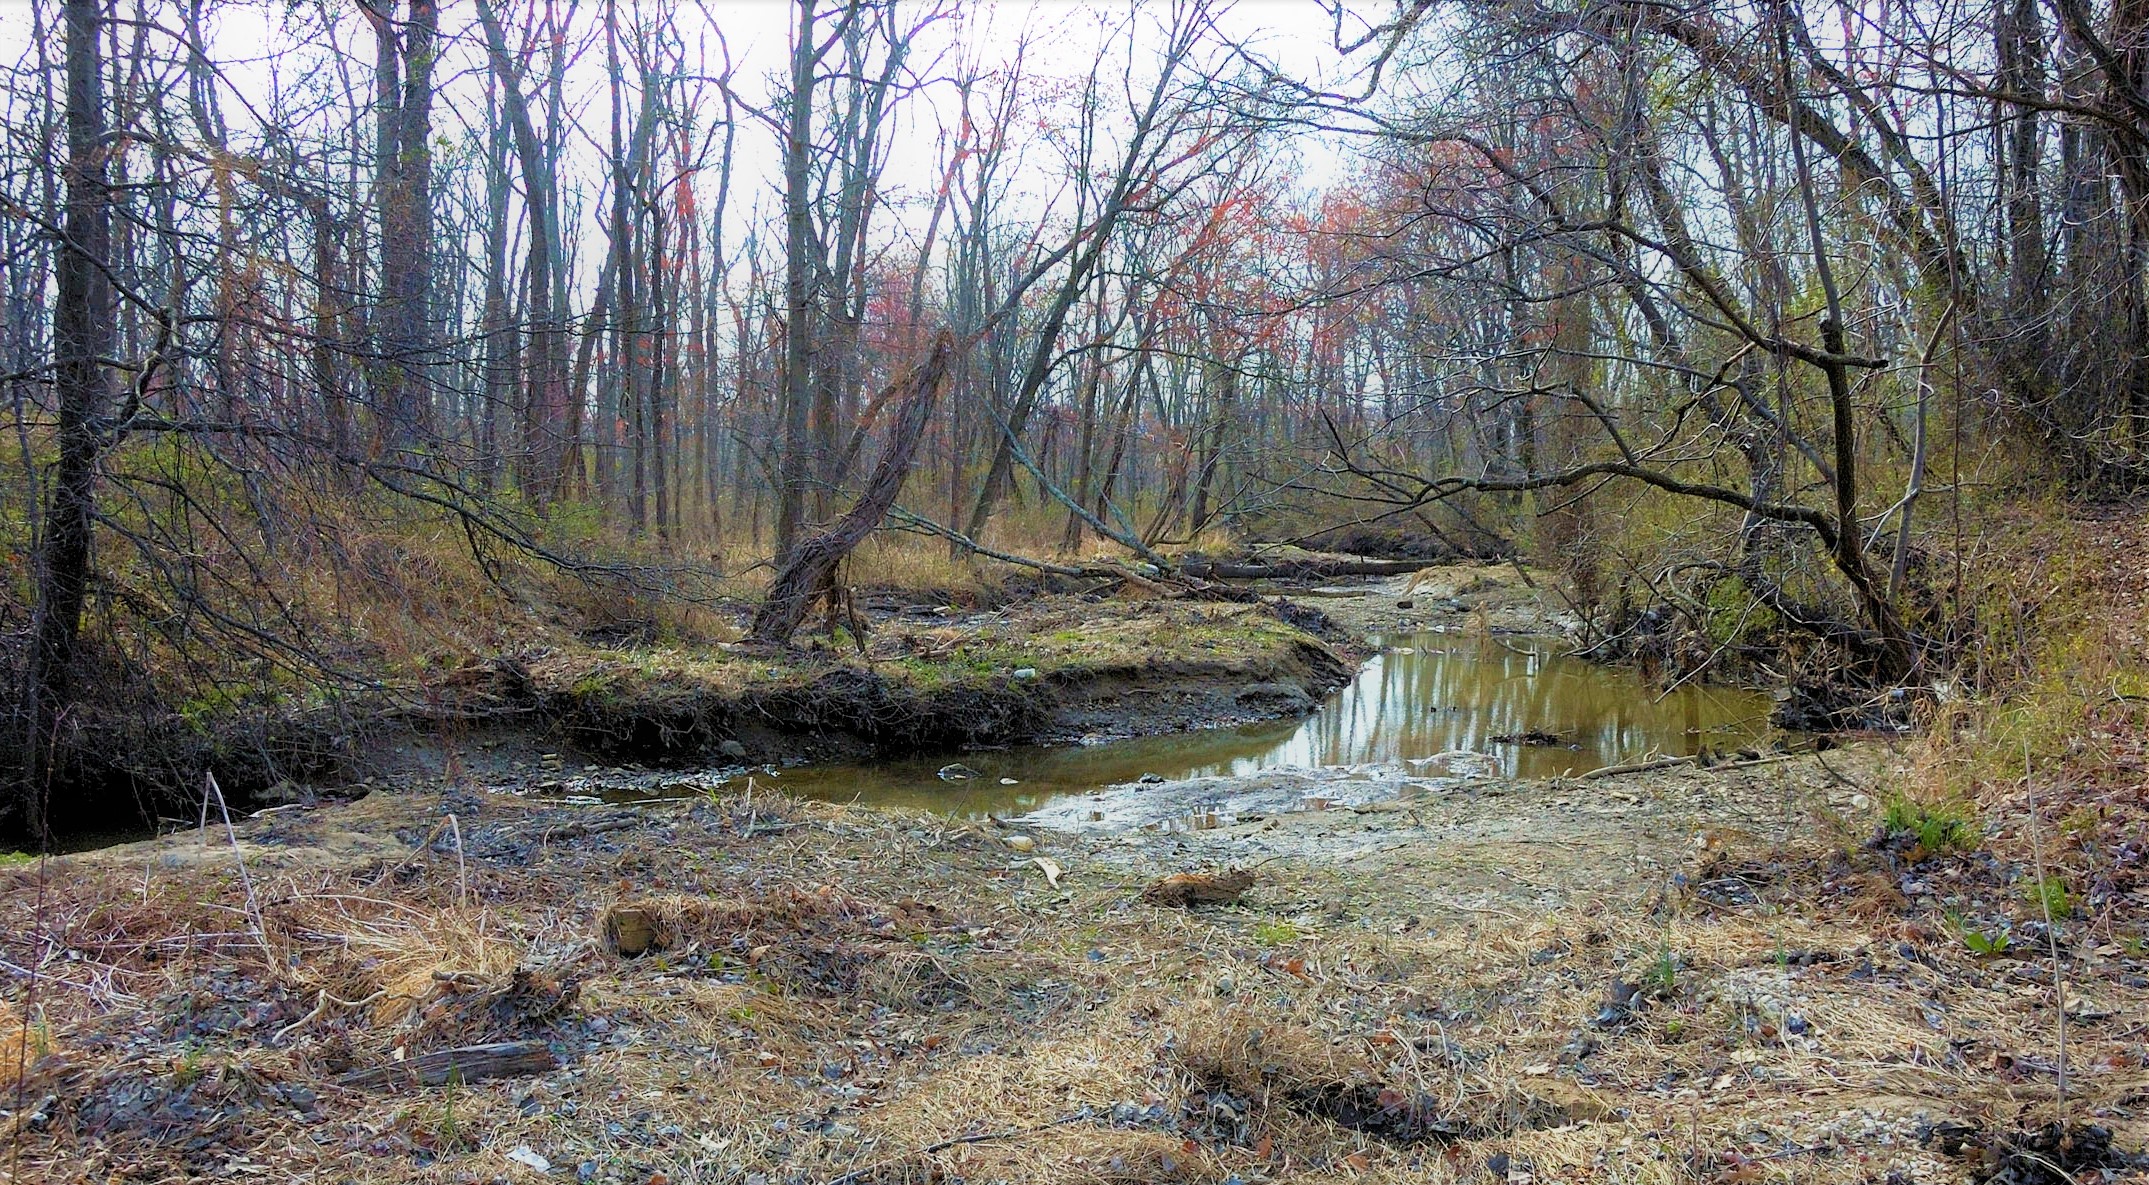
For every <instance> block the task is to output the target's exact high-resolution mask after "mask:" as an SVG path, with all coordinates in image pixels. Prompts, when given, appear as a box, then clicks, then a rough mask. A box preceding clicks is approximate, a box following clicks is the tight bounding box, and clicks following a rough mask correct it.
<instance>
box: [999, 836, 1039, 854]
mask: <svg viewBox="0 0 2149 1185" xmlns="http://www.w3.org/2000/svg"><path fill="white" fill-rule="evenodd" d="M1000 842H1001V843H1004V844H1006V845H1007V846H1008V847H1009V848H1012V849H1013V850H1015V851H1018V852H1034V851H1036V850H1037V841H1036V840H1034V839H1031V838H1030V837H1029V836H1027V835H1010V836H1007V837H1005V838H1003V839H1002V840H1001V841H1000Z"/></svg>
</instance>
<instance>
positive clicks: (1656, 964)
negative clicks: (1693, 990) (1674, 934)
mask: <svg viewBox="0 0 2149 1185" xmlns="http://www.w3.org/2000/svg"><path fill="white" fill-rule="evenodd" d="M1642 986H1643V987H1644V988H1646V989H1648V990H1649V991H1650V992H1652V993H1654V994H1655V995H1657V996H1658V997H1660V998H1661V997H1667V996H1672V995H1676V994H1678V991H1679V956H1677V955H1675V954H1673V953H1671V947H1670V945H1669V944H1667V945H1665V946H1664V947H1662V948H1660V949H1659V950H1658V951H1657V957H1656V958H1655V959H1654V960H1652V961H1651V962H1650V964H1649V969H1648V970H1647V971H1645V972H1643V973H1642Z"/></svg>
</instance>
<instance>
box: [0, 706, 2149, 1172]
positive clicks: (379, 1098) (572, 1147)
mask: <svg viewBox="0 0 2149 1185" xmlns="http://www.w3.org/2000/svg"><path fill="white" fill-rule="evenodd" d="M1901 776H1902V767H1901V756H1900V755H1898V754H1894V753H1891V752H1889V751H1888V750H1886V749H1885V748H1883V747H1881V746H1879V745H1876V744H1871V743H1868V744H1863V745H1858V746H1854V747H1852V748H1850V749H1849V750H1846V751H1837V752H1832V753H1829V754H1825V755H1812V754H1808V755H1801V756H1796V757H1792V758H1790V759H1788V760H1783V761H1779V762H1774V763H1771V764H1767V765H1756V766H1749V767H1745V768H1740V769H1719V770H1698V769H1692V768H1683V769H1674V770H1656V771H1646V772H1640V773H1633V774H1623V775H1615V776H1609V777H1605V778H1602V779H1596V780H1593V781H1590V782H1588V783H1576V782H1574V781H1572V780H1567V779H1554V780H1523V781H1508V780H1502V781H1498V782H1495V783H1488V784H1486V785H1483V786H1479V787H1475V788H1472V789H1468V790H1458V791H1451V792H1447V793H1443V794H1433V793H1418V794H1410V795H1406V796H1404V797H1401V798H1397V799H1393V800H1389V801H1385V802H1374V803H1366V804H1361V805H1360V807H1359V808H1357V809H1343V808H1335V809H1329V810H1320V811H1300V812H1293V813H1291V814H1289V815H1287V816H1279V817H1275V818H1272V819H1266V820H1255V821H1253V822H1252V823H1250V824H1236V823H1235V824H1233V825H1232V826H1230V827H1221V828H1215V829H1209V830H1203V831H1195V832H1189V833H1171V834H1162V835H1160V834H1157V833H1153V832H1139V831H1138V832H1130V833H1124V834H1105V833H1093V832H1058V831H1053V830H1049V829H1044V828H1037V827H1026V828H1024V829H1021V830H1013V829H1009V828H1007V827H1003V826H1000V825H997V824H995V823H993V822H990V821H982V820H981V821H963V820H953V819H949V818H947V817H946V816H941V815H933V814H925V813H918V812H911V811H904V810H899V809H892V808H890V809H865V808H860V807H850V806H842V805H837V804H829V803H817V802H810V801H801V800H797V799H792V798H788V797H785V796H782V795H780V794H776V793H773V792H771V791H769V790H767V789H765V788H763V789H760V790H758V791H756V792H755V793H752V794H735V795H729V796H717V795H711V796H709V797H707V798H703V799H697V800H680V801H670V802H658V803H653V804H646V805H640V806H634V807H614V806H606V805H602V804H595V805H587V804H568V803H562V802H559V801H556V800H548V799H545V798H542V797H540V796H534V795H518V794H515V793H512V792H505V791H484V790H479V789H474V788H472V787H471V786H469V785H467V784H440V783H431V784H412V785H405V786H402V787H399V788H397V789H396V790H394V791H392V792H383V793H376V794H373V795H371V796H369V797H367V798H365V799H362V800H359V801H356V802H350V803H342V804H333V805H327V806H322V807H318V808H314V809H298V808H293V809H285V810H279V811H275V812H271V813H268V814H266V815H263V816H261V817H259V818H253V819H241V820H239V821H238V822H237V823H236V825H235V827H234V829H233V832H232V834H231V835H229V836H227V835H226V834H225V833H224V832H223V831H222V830H221V829H220V828H213V829H211V830H210V831H207V832H203V833H199V834H182V835H174V836H168V837H165V838H162V839H158V840H153V841H147V842H144V843H140V844H134V845H126V846H122V847H116V848H111V849H107V850H104V851H101V852H96V853H86V854H83V855H80V856H76V857H70V858H67V859H65V860H59V861H54V862H52V863H49V864H47V865H44V866H42V867H40V866H37V865H26V866H17V867H15V868H12V869H10V870H7V872H6V873H5V881H4V884H0V933H4V935H5V936H4V937H0V957H4V958H5V960H6V961H7V965H8V966H9V967H11V968H15V969H17V970H13V971H9V972H8V974H9V975H10V977H11V978H10V980H9V984H10V986H9V989H8V993H7V996H6V1005H5V1009H4V1013H5V1014H4V1016H0V1021H4V1022H5V1023H0V1037H4V1038H5V1039H7V1040H8V1041H10V1042H12V1043H13V1046H12V1047H13V1048H15V1049H17V1050H18V1051H19V1056H15V1057H10V1058H9V1059H7V1061H8V1063H9V1064H15V1063H17V1062H18V1061H19V1063H20V1064H21V1066H22V1067H23V1072H22V1074H21V1077H20V1087H19V1089H11V1090H10V1091H9V1093H10V1094H11V1095H12V1096H13V1097H14V1098H16V1099H19V1100H21V1102H20V1104H19V1105H16V1106H12V1107H9V1108H8V1110H9V1112H10V1116H11V1118H10V1119H9V1121H10V1122H13V1123H16V1124H18V1125H19V1126H18V1127H17V1129H16V1131H17V1133H18V1135H17V1141H16V1147H17V1154H16V1155H17V1156H18V1159H16V1160H15V1161H13V1162H12V1163H11V1165H10V1166H9V1167H7V1168H6V1169H0V1172H7V1173H12V1174H14V1175H13V1176H12V1177H11V1178H9V1179H12V1180H19V1181H38V1182H52V1183H63V1182H89V1181H98V1182H104V1181H108V1180H130V1181H144V1182H167V1181H169V1182H177V1181H181V1180H196V1179H200V1178H203V1177H221V1176H229V1175H235V1174H257V1175H267V1176H269V1177H271V1178H277V1179H289V1178H293V1177H303V1176H309V1175H311V1176H319V1177H324V1178H328V1179H363V1180H367V1181H378V1182H405V1181H408V1182H427V1183H434V1182H449V1181H457V1182H460V1181H496V1180H503V1179H504V1180H507V1181H510V1182H514V1181H525V1180H526V1181H539V1180H563V1181H576V1182H596V1183H600V1185H651V1183H652V1182H685V1181H703V1180H725V1181H746V1180H763V1181H802V1182H810V1183H815V1185H825V1183H826V1182H832V1181H839V1180H840V1181H848V1182H863V1181H885V1182H897V1181H918V1180H971V1181H990V1180H1010V1181H1014V1180H1054V1181H1079V1182H1114V1183H1135V1182H1160V1183H1161V1182H1216V1181H1221V1180H1225V1179H1227V1178H1231V1177H1236V1178H1237V1179H1239V1180H1241V1181H1247V1182H1252V1181H1259V1180H1269V1181H1286V1180H1288V1181H1294V1182H1296V1181H1313V1182H1338V1183H1341V1182H1354V1183H1362V1182H1369V1181H1370V1182H1404V1181H1411V1182H1422V1181H1457V1182H1463V1181H1472V1182H1475V1181H1505V1182H1513V1181H1514V1180H1515V1179H1516V1177H1515V1174H1516V1172H1517V1171H1518V1168H1517V1166H1523V1167H1522V1168H1521V1169H1520V1170H1519V1171H1522V1172H1525V1173H1527V1174H1528V1175H1530V1176H1531V1177H1532V1179H1535V1180H1543V1181H1555V1180H1556V1181H1562V1182H1569V1181H1572V1182H1605V1183H1607V1185H1609V1183H1611V1182H1632V1181H1638V1180H1646V1181H1665V1182H1671V1181H1703V1182H1710V1183H1712V1185H1730V1183H1733V1182H1750V1181H1756V1180H1767V1179H1774V1178H1771V1177H1769V1176H1766V1175H1756V1174H1755V1173H1754V1172H1752V1171H1751V1166H1753V1165H1756V1164H1761V1165H1779V1166H1784V1167H1785V1168H1786V1169H1787V1170H1795V1171H1794V1172H1787V1173H1786V1174H1784V1175H1783V1177H1782V1179H1786V1180H1791V1179H1795V1180H1798V1181H1802V1182H1820V1183H1824V1185H1834V1183H1838V1182H1840V1183H1843V1185H1849V1183H1851V1182H1873V1181H1882V1180H1887V1181H1898V1182H1908V1183H1913V1185H1936V1183H1941V1182H1950V1183H1952V1182H1973V1181H1985V1180H1989V1179H1992V1173H1993V1171H1994V1168H1995V1166H1997V1167H1999V1168H2003V1169H2004V1168H2006V1167H2007V1166H2010V1165H2034V1164H2036V1163H2038V1162H2039V1161H2040V1160H2051V1159H2055V1158H2057V1157H2060V1156H2064V1157H2065V1158H2067V1159H2064V1160H2062V1161H2061V1162H2062V1163H2066V1164H2069V1165H2070V1166H2071V1169H2079V1170H2080V1173H2079V1174H2077V1176H2076V1179H2077V1180H2117V1179H2120V1174H2123V1173H2124V1172H2125V1171H2127V1170H2126V1167H2125V1166H2126V1165H2127V1164H2128V1163H2129V1162H2128V1160H2127V1159H2126V1158H2127V1155H2128V1153H2127V1150H2128V1149H2137V1148H2139V1147H2140V1146H2141V1141H2142V1138H2143V1136H2144V1135H2145V1134H2149V1132H2145V1129H2144V1126H2143V1121H2142V1120H2141V1119H2140V1118H2139V1117H2138V1115H2139V1112H2138V1110H2137V1108H2138V1107H2139V1105H2140V1102H2141V1100H2143V1099H2145V1098H2149V1071H2145V1069H2144V1067H2143V1064H2142V1058H2141V1046H2140V1041H2139V1025H2138V1019H2139V1017H2140V1016H2141V1015H2143V1010H2144V1009H2145V1008H2149V979H2145V978H2144V974H2145V972H2149V962H2145V959H2144V956H2143V955H2142V954H2141V953H2140V952H2139V951H2137V952H2136V953H2134V954H2128V953H2127V950H2126V948H2124V947H2123V946H2120V945H2109V944H2108V949H2107V947H2100V946H2097V945H2096V944H2095V943H2091V944H2089V945H2083V946H2080V947H2073V946H2070V960H2071V961H2070V965H2069V969H2068V986H2067V993H2066V995H2065V996H2064V997H2049V993H2048V988H2049V978H2048V977H2045V978H2041V977H2044V976H2045V975H2046V973H2045V972H2044V970H2043V969H2042V968H2040V966H2039V965H2038V964H2037V963H2036V962H2034V961H2032V960H2029V959H2025V958H2020V957H2017V956H2008V957H1999V958H1992V957H1987V956H1978V955H1975V954H1973V953H1971V952H1970V951H1968V950H1967V949H1966V948H1965V947H1964V945H1963V944H1962V943H1961V942H1959V941H1956V940H1955V939H1954V938H1952V937H1951V936H1950V934H1948V933H1947V932H1946V931H1944V930H1942V929H1940V928H1939V927H1938V924H1937V923H1938V917H1939V907H1938V903H1937V900H1936V899H1933V898H1926V897H1919V896H1911V897H1905V896H1904V895H1903V894H1902V893H1900V892H1898V888H1899V886H1898V885H1897V884H1896V883H1895V881H1894V879H1893V878H1892V876H1891V874H1890V870H1891V869H1892V868H1902V867H1905V865H1904V864H1903V863H1902V861H1904V860H1916V861H1921V862H1919V863H1916V864H1914V865H1912V866H1911V867H1912V868H1914V870H1915V871H1914V875H1915V876H1916V877H1919V878H1922V880H1921V884H1930V885H1937V886H1943V887H1942V888H1941V889H1939V890H1938V891H1942V892H1948V893H1960V894H1964V895H1965V896H1967V895H1970V894H1985V895H1990V894H1991V893H1993V892H1995V891H1997V892H1998V894H1999V899H2002V900H2004V898H2005V890H2004V888H2001V889H1998V890H1993V889H1988V888H1985V887H1981V886H1982V885H1984V884H1985V883H1986V882H1987V881H1989V875H1988V874H1986V873H1981V872H1978V871H1977V869H1978V867H1979V866H1978V865H1977V864H1975V863H1974V862H1958V861H1954V860H1952V859H1949V860H1939V861H1936V860H1935V859H1933V858H1928V857H1919V856H1917V855H1915V854H1910V855H1905V854H1904V853H1903V851H1902V850H1901V849H1894V848H1889V847H1886V846H1880V847H1869V846H1867V845H1866V844H1865V843H1864V837H1865V836H1867V835H1868V834H1870V833H1871V832H1872V830H1873V828H1875V826H1876V825H1877V823H1876V820H1877V818H1878V816H1879V815H1880V813H1881V809H1882V808H1881V805H1880V802H1881V798H1882V795H1883V793H1884V791H1883V790H1882V787H1883V786H1884V785H1886V784H1887V783H1888V782H1889V781H1890V780H1892V779H1895V778H1899V777H1901ZM1226 867H1238V868H1242V869H1244V870H1246V873H1247V875H1246V877H1245V878H1244V879H1245V881H1246V882H1247V883H1248V884H1247V887H1246V889H1245V891H1244V892H1243V893H1241V894H1239V895H1237V896H1236V898H1235V900H1233V901H1232V902H1231V903H1230V904H1226V905H1221V906H1212V907H1206V908H1200V909H1194V910H1188V909H1181V908H1175V907H1169V906H1159V905H1155V904H1152V903H1150V902H1149V901H1147V900H1145V899H1144V895H1143V889H1144V886H1145V885H1147V884H1149V883H1150V882H1151V881H1152V880H1153V879H1154V878H1156V877H1157V876H1159V875H1161V874H1165V873H1178V872H1184V871H1189V870H1194V871H1200V870H1221V869H1223V868H1226ZM242 873H243V875H242ZM1928 891H1931V890H1927V889H1924V888H1918V889H1916V892H1917V893H1925V892H1928ZM1928 902H1930V904H1928ZM2016 912H2017V913H2018V914H2019V913H2020V910H2019V909H2017V910H2016ZM31 967H35V968H37V969H38V977H37V978H36V980H35V981H34V982H32V981H30V980H28V979H26V978H24V977H23V973H22V971H21V970H20V969H24V968H31ZM2040 984H2043V985H2044V986H2042V987H2041V986H2040ZM2060 1009H2064V1010H2065V1011H2066V1012H2067V1014H2068V1016H2069V1018H2070V1023H2071V1029H2070V1036H2069V1046H2068V1049H2069V1056H2070V1057H2071V1058H2072V1059H2074V1060H2073V1063H2072V1064H2073V1065H2074V1067H2075V1070H2074V1077H2073V1078H2072V1080H2071V1082H2070V1086H2069V1096H2068V1097H2069V1113H2070V1115H2071V1116H2072V1117H2073V1119H2072V1122H2074V1123H2075V1124H2076V1125H2077V1126H2076V1127H2072V1128H2068V1129H2065V1131H2064V1132H2063V1133H2062V1135H2064V1136H2065V1138H2064V1139H2062V1138H2061V1136H2060V1135H2052V1136H2050V1138H2047V1137H2046V1136H2044V1135H2040V1134H2039V1133H2040V1131H2041V1129H2040V1127H2039V1124H2040V1123H2041V1122H2042V1119H2041V1116H2043V1115H2044V1114H2046V1113H2047V1112H2049V1111H2050V1106H2049V1103H2050V1100H2051V1098H2052V1095H2053V1063H2052V1062H2051V1060H2050V1058H2051V1050H2050V1047H2049V1044H2048V1041H2047V1035H2048V1033H2049V1031H2050V1026H2051V1023H2052V1021H2053V1018H2054V1016H2055V1014H2056V1013H2057V1011H2059V1010H2060ZM474 1050H484V1051H490V1052H485V1053H484V1054H483V1056H482V1058H480V1056H479V1054H477V1053H473V1052H472V1051H474ZM502 1051H506V1052H502ZM456 1059H461V1060H460V1061H459V1062H458V1061H457V1060H456ZM450 1063H453V1064H459V1065H462V1066H465V1067H467V1068H469V1072H470V1076H469V1077H467V1078H458V1077H457V1076H456V1074H448V1075H446V1077H445V1078H443V1077H442V1076H434V1077H425V1076H424V1075H425V1073H426V1071H425V1068H426V1067H429V1066H436V1065H444V1064H450ZM459 1073H460V1071H458V1072H457V1074H459ZM495 1074H498V1075H499V1076H493V1075H495ZM7 1085H9V1086H10V1087H13V1085H14V1084H13V1082H12V1081H11V1082H10V1083H8V1084H7ZM2084 1123H2087V1124H2094V1125H2099V1126H2097V1127H2096V1128H2095V1132H2102V1133H2103V1135H2102V1137H2101V1139H2102V1142H2101V1143H2099V1142H2098V1140H2099V1138H2100V1137H2098V1136H2096V1135H2095V1132H2092V1131H2091V1130H2090V1129H2089V1128H2084V1127H2081V1126H2079V1125H2081V1124H2084ZM2107 1170H2109V1172H2107ZM1764 1173H1765V1170H1764ZM2003 1179H2007V1180H2015V1179H2018V1178H2013V1177H2009V1178H2003ZM2019 1179H2026V1180H2027V1179H2039V1178H2019Z"/></svg>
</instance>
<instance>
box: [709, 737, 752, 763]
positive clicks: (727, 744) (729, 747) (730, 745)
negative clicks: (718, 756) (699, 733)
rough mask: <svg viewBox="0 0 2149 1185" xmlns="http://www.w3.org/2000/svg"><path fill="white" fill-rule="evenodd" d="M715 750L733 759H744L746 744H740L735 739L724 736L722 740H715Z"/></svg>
mask: <svg viewBox="0 0 2149 1185" xmlns="http://www.w3.org/2000/svg"><path fill="white" fill-rule="evenodd" d="M716 751H717V752H719V753H722V754H723V755H724V756H726V757H729V758H731V759H732V760H733V761H744V760H746V746H745V745H742V744H740V743H739V742H738V741H737V740H734V739H730V738H726V739H724V740H722V741H719V742H717V746H716Z"/></svg>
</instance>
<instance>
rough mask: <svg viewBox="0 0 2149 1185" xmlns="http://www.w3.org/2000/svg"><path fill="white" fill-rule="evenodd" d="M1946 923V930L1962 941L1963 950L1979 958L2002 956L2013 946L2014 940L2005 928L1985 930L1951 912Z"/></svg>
mask: <svg viewBox="0 0 2149 1185" xmlns="http://www.w3.org/2000/svg"><path fill="white" fill-rule="evenodd" d="M1947 923H1948V929H1950V930H1952V931H1954V933H1955V937H1956V938H1958V939H1960V940H1961V941H1962V945H1963V949H1964V950H1967V951H1969V952H1970V953H1971V954H1973V955H1976V956H1978V957H1979V958H1991V957H1992V956H1994V955H2004V954H2006V953H2007V951H2008V948H2010V947H2012V946H2013V945H2014V938H2013V936H2012V935H2010V934H2009V933H2008V932H2007V927H2005V926H2001V927H2000V928H1999V929H1997V930H1986V929H1984V928H1982V927H1979V926H1974V925H1972V924H1971V923H1970V920H1969V919H1968V918H1965V917H1963V916H1962V915H1961V914H1959V913H1953V912H1950V913H1949V914H1948V915H1947Z"/></svg>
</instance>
